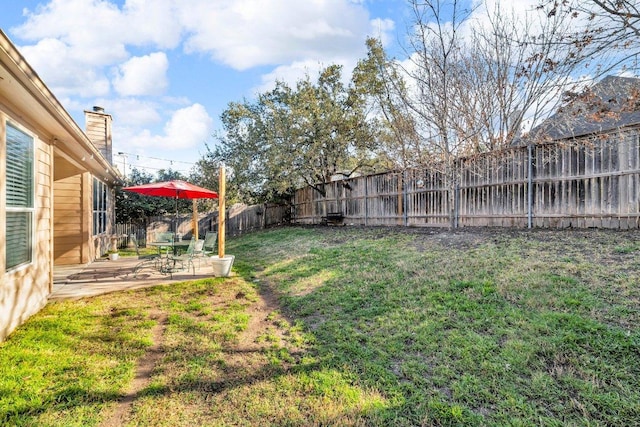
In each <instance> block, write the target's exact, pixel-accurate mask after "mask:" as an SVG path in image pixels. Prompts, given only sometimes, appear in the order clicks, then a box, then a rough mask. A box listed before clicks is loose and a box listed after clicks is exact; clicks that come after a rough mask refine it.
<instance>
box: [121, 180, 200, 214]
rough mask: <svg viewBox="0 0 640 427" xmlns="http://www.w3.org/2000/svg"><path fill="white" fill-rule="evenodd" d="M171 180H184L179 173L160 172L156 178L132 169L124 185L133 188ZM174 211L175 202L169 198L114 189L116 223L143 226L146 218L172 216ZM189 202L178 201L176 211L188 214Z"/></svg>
mask: <svg viewBox="0 0 640 427" xmlns="http://www.w3.org/2000/svg"><path fill="white" fill-rule="evenodd" d="M173 179H181V180H184V179H185V178H184V176H182V175H181V174H180V173H179V172H177V171H173V170H160V171H158V174H157V176H155V177H154V176H153V175H151V174H149V173H147V172H144V171H142V170H139V169H136V168H133V169H132V170H131V172H130V173H129V175H128V176H127V180H126V185H127V186H135V185H143V184H150V183H152V182H163V181H169V180H173ZM175 209H176V201H175V200H174V199H172V198H170V197H150V196H144V195H141V194H138V193H134V192H131V191H124V190H122V188H117V189H116V222H117V223H133V224H139V225H142V224H145V223H146V221H147V218H149V217H154V216H161V215H165V214H173V213H175ZM190 210H191V201H189V200H179V201H178V211H179V212H190Z"/></svg>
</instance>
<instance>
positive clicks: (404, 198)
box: [402, 169, 409, 227]
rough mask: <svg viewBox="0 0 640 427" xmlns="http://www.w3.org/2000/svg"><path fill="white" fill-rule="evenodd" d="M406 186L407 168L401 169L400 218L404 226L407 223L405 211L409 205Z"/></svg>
mask: <svg viewBox="0 0 640 427" xmlns="http://www.w3.org/2000/svg"><path fill="white" fill-rule="evenodd" d="M407 187H408V186H407V170H406V169H405V170H404V171H402V211H403V212H402V217H403V218H402V219H403V223H404V226H405V227H407V226H408V225H409V212H407V209H408V207H409V201H408V200H407V195H408V191H409V190H408V189H407Z"/></svg>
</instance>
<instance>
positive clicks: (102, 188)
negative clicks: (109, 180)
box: [93, 178, 107, 236]
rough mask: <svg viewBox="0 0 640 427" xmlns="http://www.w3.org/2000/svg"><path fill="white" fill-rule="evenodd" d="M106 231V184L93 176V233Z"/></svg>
mask: <svg viewBox="0 0 640 427" xmlns="http://www.w3.org/2000/svg"><path fill="white" fill-rule="evenodd" d="M106 231H107V186H106V185H105V183H104V182H102V181H100V180H98V179H97V178H93V235H94V236H96V235H98V234H102V233H105V232H106Z"/></svg>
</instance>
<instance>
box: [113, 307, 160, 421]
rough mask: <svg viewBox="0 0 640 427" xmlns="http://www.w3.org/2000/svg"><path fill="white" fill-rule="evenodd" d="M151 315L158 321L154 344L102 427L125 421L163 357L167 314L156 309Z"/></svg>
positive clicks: (139, 363) (155, 328)
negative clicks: (126, 390)
mask: <svg viewBox="0 0 640 427" xmlns="http://www.w3.org/2000/svg"><path fill="white" fill-rule="evenodd" d="M150 317H151V318H152V319H155V320H157V322H158V323H157V324H156V326H154V328H153V330H152V335H153V345H152V346H151V347H150V348H149V349H148V350H147V352H146V353H145V355H144V356H143V357H142V358H140V360H139V361H138V365H137V366H136V376H135V378H134V379H133V381H132V383H131V386H130V387H129V391H128V392H127V394H126V395H125V396H124V397H123V398H122V399H120V401H119V402H118V405H117V406H116V407H115V409H114V410H113V413H112V414H111V416H110V417H109V418H107V419H106V420H105V421H104V422H103V423H102V424H101V427H119V426H122V425H123V424H124V423H125V421H126V419H127V417H128V415H129V412H130V411H131V406H132V405H133V402H134V401H135V400H136V398H137V397H138V394H139V393H140V392H141V391H142V390H143V389H144V388H145V387H146V386H147V384H149V382H150V381H151V374H152V372H153V368H154V367H155V366H156V363H157V362H158V361H159V360H160V358H161V357H162V354H163V351H162V341H163V336H164V330H165V328H166V326H167V314H166V313H163V312H160V311H155V312H152V313H151V315H150Z"/></svg>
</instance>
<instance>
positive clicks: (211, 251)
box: [202, 231, 218, 256]
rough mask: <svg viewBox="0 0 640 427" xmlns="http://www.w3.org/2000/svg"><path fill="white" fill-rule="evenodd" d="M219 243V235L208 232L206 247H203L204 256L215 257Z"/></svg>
mask: <svg viewBox="0 0 640 427" xmlns="http://www.w3.org/2000/svg"><path fill="white" fill-rule="evenodd" d="M217 242H218V233H217V232H216V231H207V234H206V235H205V236H204V245H203V246H202V256H211V255H215V254H216V243H217Z"/></svg>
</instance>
